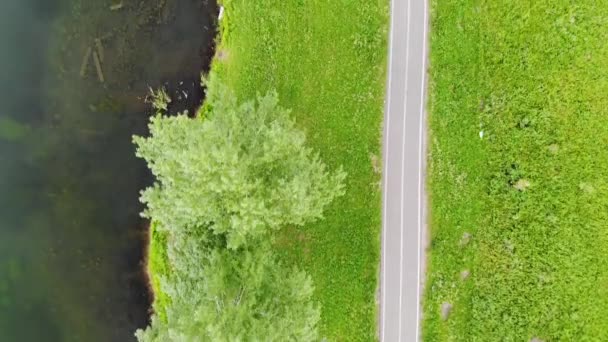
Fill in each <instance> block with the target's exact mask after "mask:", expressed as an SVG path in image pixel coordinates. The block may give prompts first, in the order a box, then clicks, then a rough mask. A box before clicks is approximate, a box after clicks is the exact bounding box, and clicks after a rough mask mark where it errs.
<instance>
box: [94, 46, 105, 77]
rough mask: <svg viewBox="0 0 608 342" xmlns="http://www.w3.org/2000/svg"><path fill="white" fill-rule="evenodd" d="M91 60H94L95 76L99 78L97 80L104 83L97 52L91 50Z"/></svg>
mask: <svg viewBox="0 0 608 342" xmlns="http://www.w3.org/2000/svg"><path fill="white" fill-rule="evenodd" d="M93 61H94V62H95V69H97V78H99V82H101V83H104V82H105V80H104V78H103V70H101V62H100V61H99V55H98V54H97V52H93Z"/></svg>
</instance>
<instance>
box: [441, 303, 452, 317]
mask: <svg viewBox="0 0 608 342" xmlns="http://www.w3.org/2000/svg"><path fill="white" fill-rule="evenodd" d="M452 307H453V306H452V304H450V303H448V302H443V303H442V304H441V319H442V320H444V321H447V320H448V318H449V316H450V312H451V311H452Z"/></svg>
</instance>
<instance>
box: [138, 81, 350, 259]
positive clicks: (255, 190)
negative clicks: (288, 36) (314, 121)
mask: <svg viewBox="0 0 608 342" xmlns="http://www.w3.org/2000/svg"><path fill="white" fill-rule="evenodd" d="M208 89H209V90H210V92H209V93H208V98H207V107H206V108H207V110H206V114H205V117H204V118H197V119H194V120H192V119H189V118H188V117H186V116H184V115H181V116H175V117H165V116H161V115H158V116H155V117H153V118H152V119H151V122H150V126H149V127H150V133H151V136H150V137H148V138H144V137H135V138H134V141H135V143H136V145H137V155H138V156H139V157H142V158H144V159H145V160H146V161H147V162H148V166H149V167H150V169H151V170H152V172H153V174H154V175H155V177H156V180H157V182H156V183H155V184H154V186H152V187H150V188H148V189H146V190H145V191H144V192H143V193H142V196H141V199H142V201H143V202H144V203H145V204H146V205H147V209H146V211H145V212H144V214H145V216H147V217H149V218H152V219H154V220H156V221H158V222H159V223H160V227H163V229H167V230H169V231H180V230H186V231H187V230H189V229H193V227H200V226H206V227H209V228H211V229H212V230H213V231H214V232H215V233H216V234H224V235H225V236H226V238H227V242H228V247H229V248H231V249H236V248H238V247H240V246H243V245H245V244H246V243H247V241H248V240H257V239H259V238H260V237H262V236H264V235H265V234H267V232H268V230H270V229H278V228H280V227H281V226H284V225H286V224H295V225H302V224H304V223H306V222H310V221H312V220H315V219H318V218H320V217H321V215H322V212H323V209H324V207H325V206H326V205H327V204H328V203H329V202H331V201H332V200H333V198H335V197H336V196H339V195H341V194H342V193H343V180H344V178H345V173H344V172H343V171H341V170H339V171H337V172H333V173H331V172H328V171H327V169H326V166H325V165H324V164H323V163H322V162H321V160H320V159H319V156H318V155H317V154H316V153H314V152H313V151H312V150H311V149H310V148H308V147H306V146H305V135H304V133H303V132H302V131H301V130H299V129H297V128H296V126H295V123H294V121H293V120H291V119H290V117H289V112H288V111H287V110H285V109H283V108H281V107H279V106H278V99H277V95H276V94H275V93H270V94H268V95H265V96H261V97H259V98H258V99H257V101H255V102H254V101H249V102H245V103H242V104H239V103H238V102H237V99H236V98H235V97H234V95H233V94H232V93H231V92H230V91H228V90H227V89H226V88H225V87H223V86H221V85H219V84H216V83H213V84H209V87H208Z"/></svg>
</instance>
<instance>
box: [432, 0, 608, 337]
mask: <svg viewBox="0 0 608 342" xmlns="http://www.w3.org/2000/svg"><path fill="white" fill-rule="evenodd" d="M607 19H608V3H604V2H600V1H595V2H592V1H583V2H572V1H565V0H554V1H536V2H529V1H523V0H516V1H513V0H493V1H481V0H433V1H432V31H431V84H430V86H431V89H430V128H431V136H430V137H431V138H430V141H431V143H430V160H429V175H430V177H429V186H430V205H431V208H430V209H431V216H430V223H431V234H432V237H431V248H430V266H429V274H428V282H427V285H426V296H425V304H424V317H425V319H424V326H423V333H424V337H425V340H427V341H529V340H531V339H533V338H535V337H536V338H539V339H541V340H544V341H600V340H606V339H608V319H606V318H607V316H606V315H607V314H608V267H606V266H605V265H606V260H608V224H607V222H608V96H606V94H608V45H607V44H606V41H608V26H607V25H608V24H607V23H608V21H607ZM480 132H483V133H482V135H483V137H482V138H480ZM465 233H468V234H470V238H468V239H467V238H463V235H464V234H465ZM467 240H468V243H467ZM464 270H468V271H469V272H470V275H469V276H468V278H466V279H464V280H463V279H462V277H461V275H460V274H461V272H462V271H464ZM442 303H450V304H452V305H453V307H452V310H451V312H450V315H449V316H448V319H447V320H443V319H442V317H441V309H440V308H441V305H442Z"/></svg>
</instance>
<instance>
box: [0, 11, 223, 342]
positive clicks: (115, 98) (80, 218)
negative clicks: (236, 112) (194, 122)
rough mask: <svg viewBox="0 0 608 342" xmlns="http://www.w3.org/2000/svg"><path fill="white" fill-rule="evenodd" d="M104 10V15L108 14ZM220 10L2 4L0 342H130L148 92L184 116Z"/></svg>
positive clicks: (138, 295)
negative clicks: (138, 151)
mask: <svg viewBox="0 0 608 342" xmlns="http://www.w3.org/2000/svg"><path fill="white" fill-rule="evenodd" d="M113 5H115V6H114V7H112V6H113ZM216 16H217V6H216V4H215V3H214V2H213V1H209V2H207V1H204V0H122V2H121V1H120V0H118V1H114V2H113V1H112V0H107V1H105V0H103V1H102V0H0V341H2V342H6V341H8V342H11V341H17V342H22V341H23V342H28V341H36V342H40V341H50V342H53V341H104V342H106V341H132V340H134V337H133V332H134V331H135V329H137V328H140V327H144V326H145V325H146V324H147V322H148V319H149V314H148V310H149V305H150V296H149V294H148V291H147V288H146V281H145V276H144V274H143V268H142V256H143V250H144V243H145V241H144V240H145V238H144V237H145V236H146V222H144V221H143V220H142V219H141V218H140V217H139V212H140V210H141V205H140V204H139V202H138V193H139V191H140V190H141V189H142V188H143V187H145V186H146V185H148V184H149V183H150V182H151V176H150V175H149V173H148V171H147V169H146V167H145V165H144V164H143V162H142V161H140V160H138V159H136V158H135V156H134V148H133V144H132V142H131V136H132V135H133V134H145V133H146V124H147V120H148V117H149V115H150V110H149V106H148V105H146V104H145V102H144V99H145V96H146V94H147V91H148V87H152V88H158V87H159V86H164V87H166V88H167V90H168V92H169V94H170V95H171V96H172V99H173V102H172V104H171V108H170V109H171V110H172V111H174V112H175V111H182V110H185V109H187V110H190V111H193V110H194V109H195V108H196V106H197V105H198V104H199V103H200V101H201V98H202V96H203V93H202V90H201V89H200V86H199V84H200V73H201V71H204V70H205V69H207V67H208V64H209V56H211V54H212V40H213V38H214V36H215V32H214V29H213V27H214V26H215V24H214V23H215V20H216V19H215V18H216Z"/></svg>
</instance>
